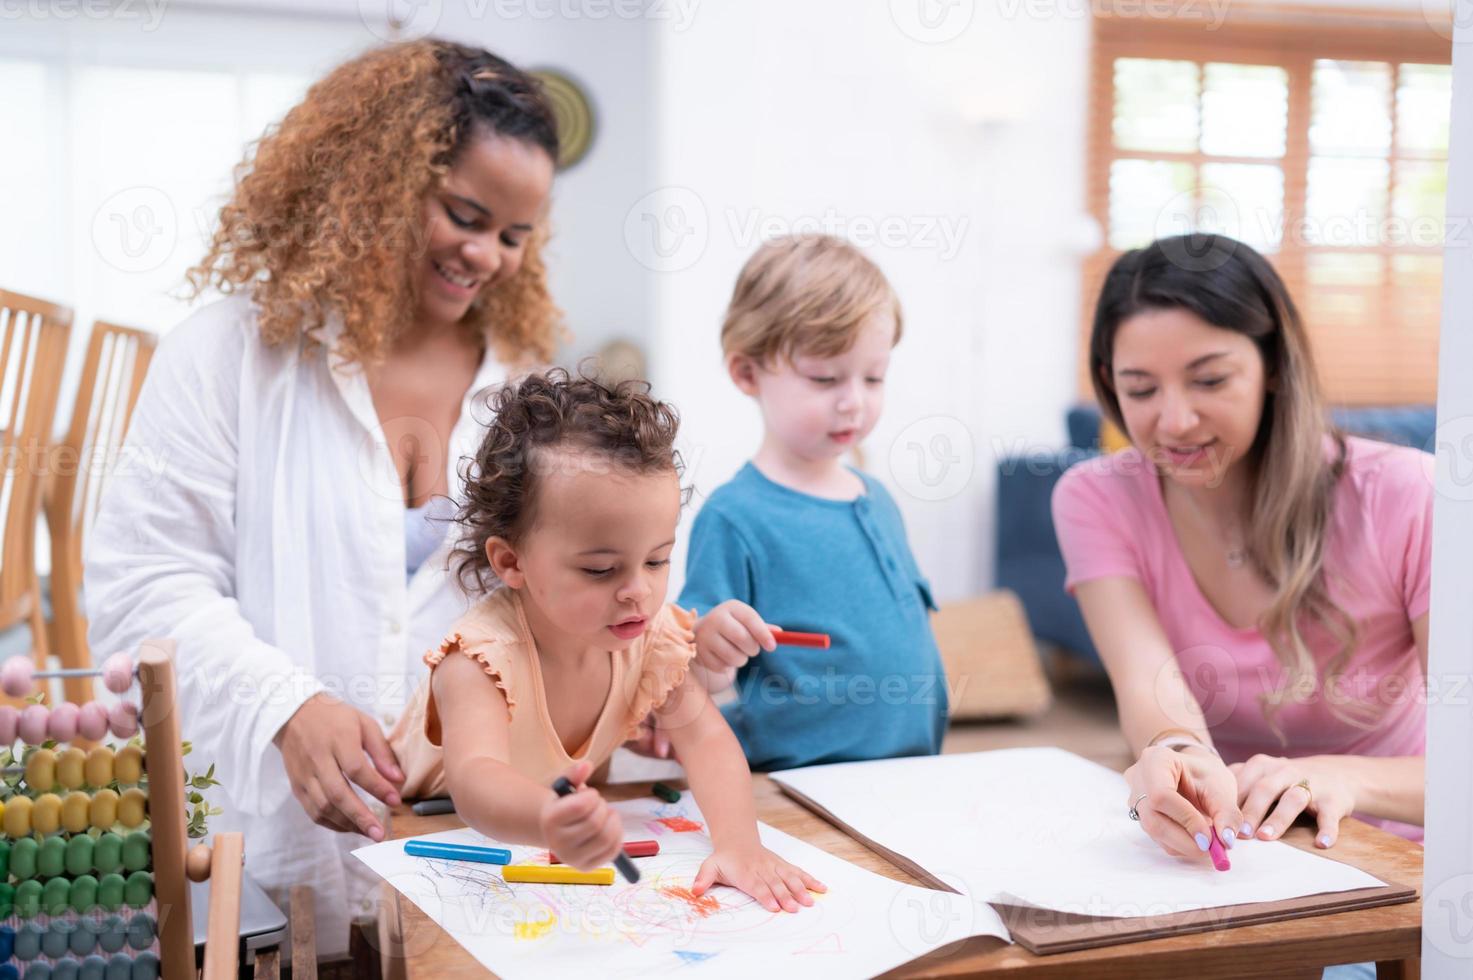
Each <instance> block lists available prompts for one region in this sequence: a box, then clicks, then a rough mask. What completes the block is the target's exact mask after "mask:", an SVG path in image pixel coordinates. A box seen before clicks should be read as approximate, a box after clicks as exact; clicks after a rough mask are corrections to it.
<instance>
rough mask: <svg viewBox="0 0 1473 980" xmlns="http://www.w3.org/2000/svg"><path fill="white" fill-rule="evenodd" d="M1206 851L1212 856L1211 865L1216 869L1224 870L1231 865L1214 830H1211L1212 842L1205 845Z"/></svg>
mask: <svg viewBox="0 0 1473 980" xmlns="http://www.w3.org/2000/svg"><path fill="white" fill-rule="evenodd" d="M1207 853H1208V854H1210V855H1211V856H1212V866H1213V867H1214V868H1216V869H1217V870H1218V871H1226V870H1228V869H1229V868H1231V867H1232V866H1233V864H1232V862H1231V861H1229V860H1228V856H1227V851H1226V850H1225V849H1224V848H1223V846H1222V841H1221V840H1220V839H1218V836H1217V831H1215V830H1214V831H1213V832H1212V843H1211V844H1209V845H1208V846H1207Z"/></svg>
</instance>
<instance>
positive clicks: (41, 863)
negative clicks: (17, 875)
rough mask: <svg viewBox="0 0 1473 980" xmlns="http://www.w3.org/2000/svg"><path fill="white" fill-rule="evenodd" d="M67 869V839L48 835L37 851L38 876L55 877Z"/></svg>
mask: <svg viewBox="0 0 1473 980" xmlns="http://www.w3.org/2000/svg"><path fill="white" fill-rule="evenodd" d="M65 870H66V841H64V840H62V839H61V838H60V837H48V838H46V839H45V840H43V841H42V842H41V849H40V850H39V851H38V852H37V853H36V877H38V878H48V879H49V878H55V877H56V876H57V875H59V874H61V873H62V872H63V871H65Z"/></svg>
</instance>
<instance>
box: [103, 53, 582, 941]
mask: <svg viewBox="0 0 1473 980" xmlns="http://www.w3.org/2000/svg"><path fill="white" fill-rule="evenodd" d="M556 157H557V136H556V132H555V129H554V123H553V117H552V114H551V111H550V108H549V106H548V103H547V101H546V100H545V99H544V97H543V95H542V94H541V91H540V89H539V87H538V85H537V83H536V81H535V80H534V79H532V78H531V77H529V76H528V75H526V74H525V73H523V72H522V71H520V70H518V69H517V68H515V67H513V66H512V65H510V64H508V63H507V62H505V61H503V60H502V59H500V58H497V57H496V56H494V55H491V54H489V53H487V52H485V51H482V50H478V49H475V48H469V47H463V46H461V45H456V44H449V43H445V42H441V41H434V40H425V41H419V42H415V43H409V44H400V45H394V46H390V47H386V48H381V49H378V50H374V51H371V52H369V53H367V54H365V55H363V56H361V57H359V58H357V59H356V60H354V61H351V62H349V63H347V64H345V65H343V66H341V67H339V68H337V69H336V70H335V71H333V72H332V73H331V74H329V75H328V76H327V77H325V78H324V79H322V80H321V81H319V82H318V83H317V84H316V85H314V86H313V87H312V88H311V90H310V91H309V92H308V93H307V96H306V98H305V99H304V100H303V101H302V103H301V104H300V105H298V106H296V107H295V108H293V109H292V110H291V111H290V112H289V113H288V114H287V115H286V117H285V119H284V120H282V122H281V123H280V124H279V125H277V126H276V127H275V128H273V129H272V130H270V131H269V132H268V133H267V134H266V136H265V137H264V138H263V139H262V140H261V141H260V142H259V143H258V144H256V146H255V148H254V153H253V155H251V156H249V157H248V159H247V160H246V162H245V163H243V164H242V165H241V168H240V170H239V171H238V173H237V180H236V188H235V192H234V195H233V197H232V199H231V200H230V202H229V203H228V204H227V205H226V206H225V207H224V209H223V210H222V211H221V216H220V223H219V227H218V229H217V230H216V232H215V235H214V240H213V242H212V243H211V245H210V249H209V251H208V253H207V254H206V256H205V257H204V259H203V260H202V261H201V262H200V264H199V265H198V266H197V267H196V268H195V269H193V270H192V271H191V273H190V280H191V282H192V284H193V287H194V290H195V294H196V295H198V294H199V292H201V291H202V290H204V289H206V288H208V287H215V288H217V289H219V290H220V291H222V292H223V293H225V294H226V298H225V299H223V300H221V301H220V302H216V303H213V304H211V305H208V306H206V307H204V308H202V309H201V310H200V311H199V312H197V313H196V314H195V315H193V316H192V317H190V318H189V319H188V320H186V321H185V322H184V323H182V324H181V325H180V326H179V327H177V328H176V329H175V330H173V331H172V332H171V333H170V334H169V335H168V336H167V338H166V339H165V340H164V342H163V344H162V345H161V348H160V350H159V353H158V356H157V357H156V358H155V360H154V362H153V365H152V369H151V370H150V372H149V375H148V379H147V381H146V383H145V385H144V388H143V391H142V393H141V395H140V397H139V401H138V406H137V410H136V412H135V414H134V416H133V421H132V428H131V430H130V433H129V436H128V443H129V446H130V452H131V455H130V456H129V457H128V458H139V459H148V460H151V461H152V463H153V465H151V466H150V467H149V468H148V469H149V471H148V472H144V471H142V470H141V469H135V470H133V471H123V472H119V473H117V474H116V475H115V476H114V478H113V479H112V480H111V482H110V484H109V487H108V491H107V495H106V499H105V500H104V501H103V505H102V511H101V514H100V515H99V517H98V519H97V522H96V526H95V527H94V529H93V530H92V532H91V535H90V544H89V551H88V555H87V571H86V592H87V608H88V614H89V617H90V619H91V635H90V640H91V644H92V648H93V649H94V650H96V651H97V652H98V653H99V654H100V655H101V654H109V653H112V652H114V651H116V650H130V649H133V648H135V647H136V646H137V645H138V643H139V642H140V641H141V640H143V639H145V638H148V637H160V636H167V637H171V638H173V639H174V640H175V641H177V644H178V662H179V667H180V674H181V683H180V701H181V707H182V712H183V725H184V731H185V737H186V738H188V739H190V740H191V741H192V742H193V744H194V749H195V754H194V756H193V757H192V761H193V760H195V759H198V760H199V764H200V766H201V768H202V767H203V764H205V763H215V764H216V766H217V768H216V774H217V776H218V777H219V778H220V780H221V781H222V783H223V784H224V785H223V793H224V796H225V799H224V800H223V804H224V810H225V812H224V814H222V815H221V817H219V818H217V823H218V824H219V825H220V826H218V827H212V829H226V828H227V826H228V827H229V828H236V829H243V830H245V831H246V834H247V840H248V841H249V842H250V844H249V846H250V853H251V857H250V866H251V873H252V875H253V876H254V877H255V878H256V879H257V880H258V881H260V882H261V883H262V884H264V885H265V886H267V888H268V889H272V890H275V891H277V892H278V894H279V893H281V892H284V891H285V889H286V887H287V886H289V885H291V884H295V883H309V884H311V885H312V886H313V887H314V888H315V889H316V892H317V897H318V903H317V921H318V924H319V942H320V952H321V953H322V954H324V955H332V954H333V953H335V952H338V951H340V950H343V949H346V945H347V938H348V923H349V919H350V918H351V917H352V916H353V915H355V914H356V913H357V912H358V911H360V910H362V911H366V904H365V905H363V906H360V905H357V904H355V903H356V902H360V901H362V900H363V898H364V896H365V895H367V894H368V891H367V887H366V885H367V882H366V879H364V878H362V877H360V873H359V872H358V871H357V870H356V868H354V865H356V863H357V862H352V861H345V860H344V857H345V855H346V854H347V851H348V850H349V849H351V848H352V847H354V846H357V845H360V844H362V843H363V842H364V840H363V838H362V837H360V836H358V835H359V834H363V835H367V836H368V837H370V838H373V839H379V838H381V837H382V835H383V826H382V824H381V822H380V820H379V818H378V817H377V816H376V815H375V813H374V811H373V809H372V808H371V807H370V806H369V805H368V804H367V802H366V798H367V797H368V796H371V797H375V798H377V799H378V800H380V801H383V802H384V803H386V804H395V803H397V802H398V800H399V794H398V789H397V787H398V786H399V785H400V783H401V781H402V778H403V776H402V773H401V772H400V769H399V766H398V763H397V761H396V759H395V758H394V754H393V752H392V751H391V750H390V748H389V745H388V743H387V741H386V740H385V738H384V734H383V729H382V728H381V726H382V725H386V724H392V723H393V722H394V721H395V720H396V718H397V715H398V714H399V713H400V712H401V711H402V710H403V706H404V703H405V701H406V699H407V696H408V693H409V692H410V691H411V690H413V688H414V686H415V683H416V681H417V680H418V679H419V677H420V676H421V675H422V674H423V673H424V667H423V665H422V664H421V663H420V659H419V654H421V653H422V652H423V651H424V650H425V649H426V648H427V647H429V646H432V645H433V644H434V643H435V641H437V640H438V639H439V637H440V635H441V633H442V632H443V630H444V628H445V625H446V624H447V623H449V622H452V621H454V620H455V619H456V618H457V617H458V616H459V615H461V614H462V613H463V612H464V610H465V608H466V605H467V603H466V599H465V596H464V594H463V593H462V592H461V590H460V589H459V588H458V586H457V585H455V584H454V583H453V582H452V581H451V580H450V579H449V577H448V576H447V574H446V558H447V556H448V553H449V551H450V547H451V544H452V542H451V541H449V540H447V538H448V535H447V534H446V527H447V526H448V523H449V520H448V518H449V517H450V514H451V512H452V511H453V505H452V503H451V501H450V499H449V495H452V494H454V495H458V494H459V492H460V491H459V487H458V483H459V480H458V478H457V476H456V465H457V462H458V460H459V459H460V458H461V457H463V456H466V455H468V454H470V453H471V452H473V451H474V449H475V446H476V444H477V443H478V442H479V439H478V435H479V430H478V427H477V425H476V420H475V419H473V418H472V417H471V412H470V411H469V408H470V399H471V398H472V396H473V395H474V394H475V393H476V392H478V391H480V390H482V389H483V388H485V387H487V386H489V385H491V384H494V383H496V382H497V381H500V380H502V379H503V378H505V377H506V376H507V374H508V372H509V371H510V370H519V369H521V368H523V367H525V366H529V365H531V364H535V363H538V362H544V361H546V360H548V359H550V357H551V356H552V353H553V350H554V347H555V345H556V342H557V340H558V335H559V332H560V330H561V326H560V319H559V314H558V311H557V309H556V307H555V306H554V305H553V304H552V302H551V300H550V298H549V296H548V292H547V284H546V277H545V274H544V269H543V264H542V261H541V257H540V253H539V245H540V243H541V242H542V240H543V237H544V234H545V228H546V213H547V201H548V193H549V188H550V185H551V182H552V175H553V161H554V160H555V159H556ZM360 792H361V793H363V794H366V795H365V796H364V797H362V798H360ZM292 797H295V800H296V802H295V803H293V802H292Z"/></svg>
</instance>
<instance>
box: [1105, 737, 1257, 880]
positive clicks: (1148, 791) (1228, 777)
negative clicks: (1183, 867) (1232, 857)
mask: <svg viewBox="0 0 1473 980" xmlns="http://www.w3.org/2000/svg"><path fill="white" fill-rule="evenodd" d="M1125 781H1126V783H1127V784H1128V785H1129V786H1130V800H1129V805H1130V806H1133V807H1135V810H1136V812H1137V813H1138V814H1139V815H1140V820H1141V827H1142V828H1143V829H1144V830H1145V832H1146V833H1147V834H1150V835H1151V839H1152V840H1154V841H1155V842H1156V843H1158V844H1160V845H1161V848H1162V849H1163V850H1165V851H1166V852H1167V853H1168V854H1174V855H1176V856H1177V857H1189V858H1199V857H1202V856H1203V855H1205V854H1206V853H1207V849H1208V847H1210V846H1211V844H1212V834H1214V833H1216V834H1217V837H1218V839H1219V840H1221V841H1222V843H1223V845H1224V846H1226V847H1232V846H1233V841H1234V840H1236V839H1237V837H1238V830H1239V829H1240V828H1241V827H1242V826H1243V814H1242V811H1241V810H1240V809H1239V808H1238V782H1237V780H1236V779H1235V778H1234V777H1233V774H1232V772H1230V771H1229V770H1228V767H1227V766H1226V765H1225V764H1224V763H1223V761H1222V760H1221V759H1219V758H1218V757H1217V755H1216V754H1215V753H1214V752H1213V751H1212V750H1211V749H1209V748H1207V747H1206V746H1205V745H1204V746H1200V747H1199V746H1187V747H1186V748H1185V749H1183V751H1181V752H1177V751H1175V750H1174V749H1171V748H1169V747H1167V746H1164V745H1152V746H1148V747H1147V748H1146V750H1145V751H1144V752H1142V753H1141V757H1140V758H1139V759H1138V760H1136V763H1135V765H1133V766H1131V767H1130V768H1129V769H1127V770H1125Z"/></svg>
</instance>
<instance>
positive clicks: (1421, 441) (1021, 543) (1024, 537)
mask: <svg viewBox="0 0 1473 980" xmlns="http://www.w3.org/2000/svg"><path fill="white" fill-rule="evenodd" d="M1334 419H1335V424H1336V425H1338V426H1340V428H1341V429H1343V430H1344V431H1346V432H1348V433H1352V434H1354V435H1359V436H1365V437H1367V438H1371V439H1380V440H1382V441H1384V442H1393V443H1397V444H1399V445H1403V446H1416V447H1419V448H1421V449H1426V450H1427V451H1429V452H1431V451H1432V449H1433V437H1434V431H1435V429H1436V427H1437V413H1436V410H1435V409H1434V408H1433V407H1432V406H1430V405H1407V406H1394V407H1384V408H1380V407H1378V408H1343V409H1336V410H1335V412H1334ZM1067 422H1068V429H1069V447H1068V448H1067V449H1064V450H1062V451H1060V452H1054V453H1029V454H1027V455H1022V456H1009V457H1005V458H1003V459H1001V460H999V461H998V464H997V469H998V473H997V553H996V564H995V573H996V582H997V587H998V588H1001V589H1012V590H1013V591H1014V592H1016V593H1017V594H1018V596H1019V597H1020V598H1021V599H1022V600H1023V608H1024V609H1026V610H1027V612H1028V624H1029V626H1031V627H1032V629H1033V635H1034V636H1035V637H1037V638H1038V639H1040V640H1043V641H1045V642H1047V643H1052V644H1054V645H1056V646H1059V647H1061V648H1063V649H1064V650H1066V651H1068V652H1069V653H1072V654H1074V655H1075V656H1076V657H1078V658H1080V659H1081V660H1083V661H1085V662H1088V663H1093V664H1095V665H1096V666H1098V665H1099V662H1100V657H1099V654H1098V653H1097V652H1096V651H1095V648H1094V644H1093V643H1091V642H1090V639H1089V632H1088V631H1087V630H1086V629H1085V628H1084V619H1083V617H1081V616H1080V614H1079V606H1078V605H1076V604H1075V602H1074V599H1073V597H1071V596H1070V595H1069V594H1068V593H1067V592H1065V591H1064V558H1063V556H1062V555H1061V554H1060V553H1059V543H1058V540H1057V539H1056V538H1055V537H1054V520H1053V515H1052V513H1051V512H1050V510H1049V500H1050V498H1051V497H1052V496H1053V491H1054V484H1055V483H1057V482H1058V479H1059V477H1060V476H1062V475H1063V473H1064V471H1065V470H1067V469H1068V468H1069V467H1070V466H1073V465H1074V464H1075V463H1077V462H1079V461H1080V460H1083V459H1089V458H1090V457H1092V456H1096V455H1098V454H1099V448H1098V447H1099V442H1100V412H1099V409H1097V408H1095V407H1094V406H1093V405H1081V406H1078V407H1076V408H1074V409H1071V410H1070V412H1069V415H1068V418H1067Z"/></svg>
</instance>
